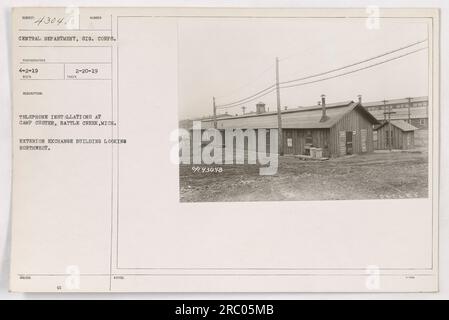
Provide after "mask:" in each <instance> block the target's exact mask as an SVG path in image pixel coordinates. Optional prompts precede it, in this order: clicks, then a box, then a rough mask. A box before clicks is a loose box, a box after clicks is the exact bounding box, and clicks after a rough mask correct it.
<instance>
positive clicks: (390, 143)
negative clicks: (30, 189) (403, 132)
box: [383, 100, 396, 151]
mask: <svg viewBox="0 0 449 320" xmlns="http://www.w3.org/2000/svg"><path fill="white" fill-rule="evenodd" d="M383 103H384V106H385V110H386V103H387V101H386V100H384V101H383ZM393 113H396V112H395V111H391V104H390V105H388V112H387V111H385V112H384V116H385V118H386V117H387V114H388V150H390V151H391V149H392V148H393V132H392V131H391V129H392V128H391V114H393Z"/></svg>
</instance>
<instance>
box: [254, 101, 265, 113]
mask: <svg viewBox="0 0 449 320" xmlns="http://www.w3.org/2000/svg"><path fill="white" fill-rule="evenodd" d="M256 113H257V114H261V113H265V103H263V102H259V103H258V104H256Z"/></svg>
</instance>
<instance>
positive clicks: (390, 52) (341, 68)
mask: <svg viewBox="0 0 449 320" xmlns="http://www.w3.org/2000/svg"><path fill="white" fill-rule="evenodd" d="M426 41H427V39H424V40H422V41H418V42H415V43H412V44H409V45H407V46H404V47H401V48H398V49H395V50H391V51H388V52H385V53H382V54H380V55H378V56H375V57H371V58H368V59H365V60H361V61H358V62H355V63H352V64H349V65H346V66H343V67H339V68H336V69H332V70H329V71H325V72H321V73H316V74H312V75H309V76H306V77H302V78H297V79H292V80H288V81H283V82H280V84H286V83H292V82H296V81H302V80H307V79H310V78H315V77H319V76H323V75H325V74H328V73H333V72H335V71H340V70H343V69H346V68H350V67H353V66H356V65H359V64H362V63H365V62H368V61H371V60H375V59H378V58H381V57H384V56H387V55H389V54H392V53H395V52H398V51H401V50H404V49H407V48H410V47H413V46H416V45H418V44H420V43H423V42H426Z"/></svg>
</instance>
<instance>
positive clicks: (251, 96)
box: [217, 84, 275, 108]
mask: <svg viewBox="0 0 449 320" xmlns="http://www.w3.org/2000/svg"><path fill="white" fill-rule="evenodd" d="M274 87H275V85H274V84H273V85H271V86H269V87H267V88H265V89H263V90H260V91H258V92H256V93H255V94H253V95H250V96H249V97H246V98H244V99H240V100H237V101H234V102H231V103H227V104H221V105H217V108H224V107H229V106H231V105H233V104H236V103H237V104H238V103H240V102H242V103H244V101H245V100H247V99H250V98H253V97H255V96H257V95H259V94H261V93H263V92H265V91H267V90H270V89H272V88H274ZM250 101H252V100H250ZM248 102H249V101H248Z"/></svg>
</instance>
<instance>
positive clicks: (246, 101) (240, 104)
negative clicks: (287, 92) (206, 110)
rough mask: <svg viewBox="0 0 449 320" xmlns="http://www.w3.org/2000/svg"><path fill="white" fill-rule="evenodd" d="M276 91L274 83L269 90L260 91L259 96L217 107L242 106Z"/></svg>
mask: <svg viewBox="0 0 449 320" xmlns="http://www.w3.org/2000/svg"><path fill="white" fill-rule="evenodd" d="M264 91H265V90H264ZM274 91H276V86H275V85H272V86H271V90H269V91H267V92H264V93H260V94H259V95H257V96H251V99H249V100H246V99H245V101H244V102H240V103H236V104H231V105H222V106H217V109H230V108H234V107H240V106H242V105H244V104H246V103H248V102H252V101H254V100H257V99H259V98H262V97H264V96H266V95H267V94H270V93H272V92H274Z"/></svg>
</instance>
